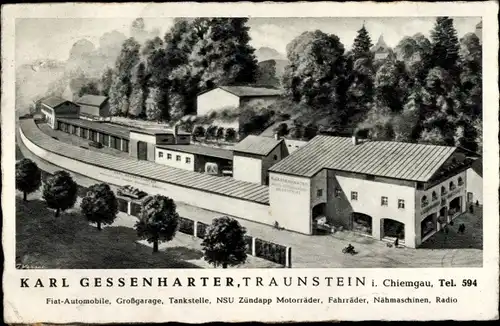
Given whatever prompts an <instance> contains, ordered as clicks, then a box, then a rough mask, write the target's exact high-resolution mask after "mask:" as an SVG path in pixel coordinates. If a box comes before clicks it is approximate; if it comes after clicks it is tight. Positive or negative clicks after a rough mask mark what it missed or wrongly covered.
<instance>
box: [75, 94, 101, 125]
mask: <svg viewBox="0 0 500 326" xmlns="http://www.w3.org/2000/svg"><path fill="white" fill-rule="evenodd" d="M76 104H78V105H79V106H80V118H81V119H86V120H106V119H107V118H108V117H109V101H108V98H107V97H106V96H101V95H90V94H86V95H83V96H82V97H80V98H79V99H78V100H77V101H76Z"/></svg>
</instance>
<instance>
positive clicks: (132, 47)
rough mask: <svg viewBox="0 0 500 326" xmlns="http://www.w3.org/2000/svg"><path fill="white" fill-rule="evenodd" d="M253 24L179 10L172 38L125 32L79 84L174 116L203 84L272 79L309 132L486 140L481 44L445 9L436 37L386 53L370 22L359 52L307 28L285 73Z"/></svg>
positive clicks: (117, 103)
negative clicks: (100, 66) (103, 66)
mask: <svg viewBox="0 0 500 326" xmlns="http://www.w3.org/2000/svg"><path fill="white" fill-rule="evenodd" d="M248 31H249V28H248V26H247V19H246V18H197V19H177V20H176V21H175V23H174V26H173V27H172V28H171V30H170V31H169V32H168V33H167V34H166V35H165V36H164V37H163V38H160V37H158V36H156V37H152V38H149V39H147V40H146V41H145V42H144V44H142V45H141V43H140V42H138V40H136V39H135V38H133V37H131V38H128V39H126V40H125V41H124V42H123V44H122V47H121V51H120V53H119V55H118V58H117V60H116V63H115V66H114V68H112V69H111V68H110V69H108V70H106V71H104V72H103V74H102V78H101V80H100V81H98V82H95V81H92V82H90V83H87V84H85V85H83V87H81V90H80V93H94V92H95V93H102V94H104V95H108V96H109V98H110V104H111V111H112V113H113V114H115V115H121V116H129V117H135V118H141V119H148V120H163V121H166V122H168V121H175V120H178V119H179V118H181V117H182V116H184V115H188V114H193V113H195V112H196V95H197V94H198V93H199V92H201V91H204V90H207V89H210V88H213V87H214V86H217V85H228V84H252V83H259V82H262V81H263V80H264V81H269V83H270V84H273V85H281V86H282V87H283V88H284V89H285V96H284V98H283V99H282V100H281V101H279V102H278V103H275V104H274V105H272V106H271V107H270V108H268V109H269V110H270V111H269V112H271V114H288V115H290V116H293V117H296V116H299V118H297V119H296V121H295V124H296V126H297V127H300V128H303V129H304V130H306V131H307V134H308V135H309V136H308V137H307V138H309V137H310V136H311V135H314V134H315V133H316V132H318V131H321V130H330V131H332V130H333V131H334V132H338V133H351V132H354V131H358V132H360V131H363V133H364V134H365V135H367V136H368V137H370V138H372V139H379V140H397V141H409V142H422V143H432V144H445V145H456V146H462V147H465V148H467V149H470V150H472V151H479V150H480V149H481V145H482V141H481V133H482V127H481V125H482V122H481V117H482V84H481V82H482V77H481V69H482V66H481V60H482V59H481V58H482V53H481V44H480V41H479V38H478V37H477V36H476V35H475V34H473V33H469V34H466V35H464V36H462V37H460V38H459V37H458V35H457V32H456V30H455V29H454V26H453V19H451V18H448V17H440V18H437V19H436V22H435V26H434V28H433V30H432V31H431V34H430V35H431V36H430V39H428V38H426V37H425V36H424V35H423V34H416V35H413V36H406V37H404V38H403V39H402V40H401V41H400V42H399V44H397V46H396V47H395V48H394V49H391V51H390V54H389V55H388V56H387V57H386V58H384V59H375V56H374V53H373V51H372V46H373V43H372V38H371V36H370V35H369V33H368V31H367V30H366V29H365V27H364V26H363V27H362V28H361V29H360V30H359V31H358V32H357V36H356V38H355V40H354V44H353V47H352V49H351V50H350V51H346V48H345V46H344V44H342V42H341V41H340V39H339V38H338V37H337V36H336V35H334V34H327V33H324V32H322V31H319V30H316V31H308V32H304V33H302V34H301V35H298V36H297V37H296V38H295V39H294V40H293V41H292V42H290V43H289V44H288V46H287V59H288V65H287V66H286V67H285V69H284V72H283V76H282V78H279V76H276V75H274V76H273V74H272V71H273V69H274V70H275V69H276V68H275V64H273V62H272V61H270V62H264V63H262V62H261V63H260V64H259V65H258V64H257V59H256V56H255V50H254V49H253V48H252V47H251V46H250V45H249V41H250V37H249V34H248ZM423 32H424V31H423ZM471 32H472V31H471ZM270 72H271V73H270ZM279 79H281V80H279ZM266 83H267V82H266ZM311 130H313V132H311ZM302 136H303V135H300V133H298V134H297V137H302Z"/></svg>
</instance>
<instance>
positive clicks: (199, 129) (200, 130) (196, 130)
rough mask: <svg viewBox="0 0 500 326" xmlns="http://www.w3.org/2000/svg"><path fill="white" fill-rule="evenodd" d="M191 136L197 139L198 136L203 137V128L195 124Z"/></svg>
mask: <svg viewBox="0 0 500 326" xmlns="http://www.w3.org/2000/svg"><path fill="white" fill-rule="evenodd" d="M192 134H193V138H194V139H197V138H198V137H203V136H204V135H205V128H203V126H196V127H195V128H194V129H193V133H192Z"/></svg>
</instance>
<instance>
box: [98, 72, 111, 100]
mask: <svg viewBox="0 0 500 326" xmlns="http://www.w3.org/2000/svg"><path fill="white" fill-rule="evenodd" d="M112 84H113V69H111V68H107V69H106V70H105V71H104V73H103V74H102V77H101V81H100V85H99V86H100V87H99V88H100V93H101V95H104V96H109V90H110V88H111V85H112Z"/></svg>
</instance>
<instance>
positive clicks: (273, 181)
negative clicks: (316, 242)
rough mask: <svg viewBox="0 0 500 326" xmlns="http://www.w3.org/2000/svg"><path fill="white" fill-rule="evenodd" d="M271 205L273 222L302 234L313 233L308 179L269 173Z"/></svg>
mask: <svg viewBox="0 0 500 326" xmlns="http://www.w3.org/2000/svg"><path fill="white" fill-rule="evenodd" d="M269 203H270V205H271V215H272V217H273V220H275V221H277V222H278V223H279V224H280V226H282V227H284V228H286V229H288V230H293V231H297V232H300V233H305V234H311V233H312V221H311V182H310V180H309V179H308V178H301V177H295V176H288V175H284V174H279V173H269Z"/></svg>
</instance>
